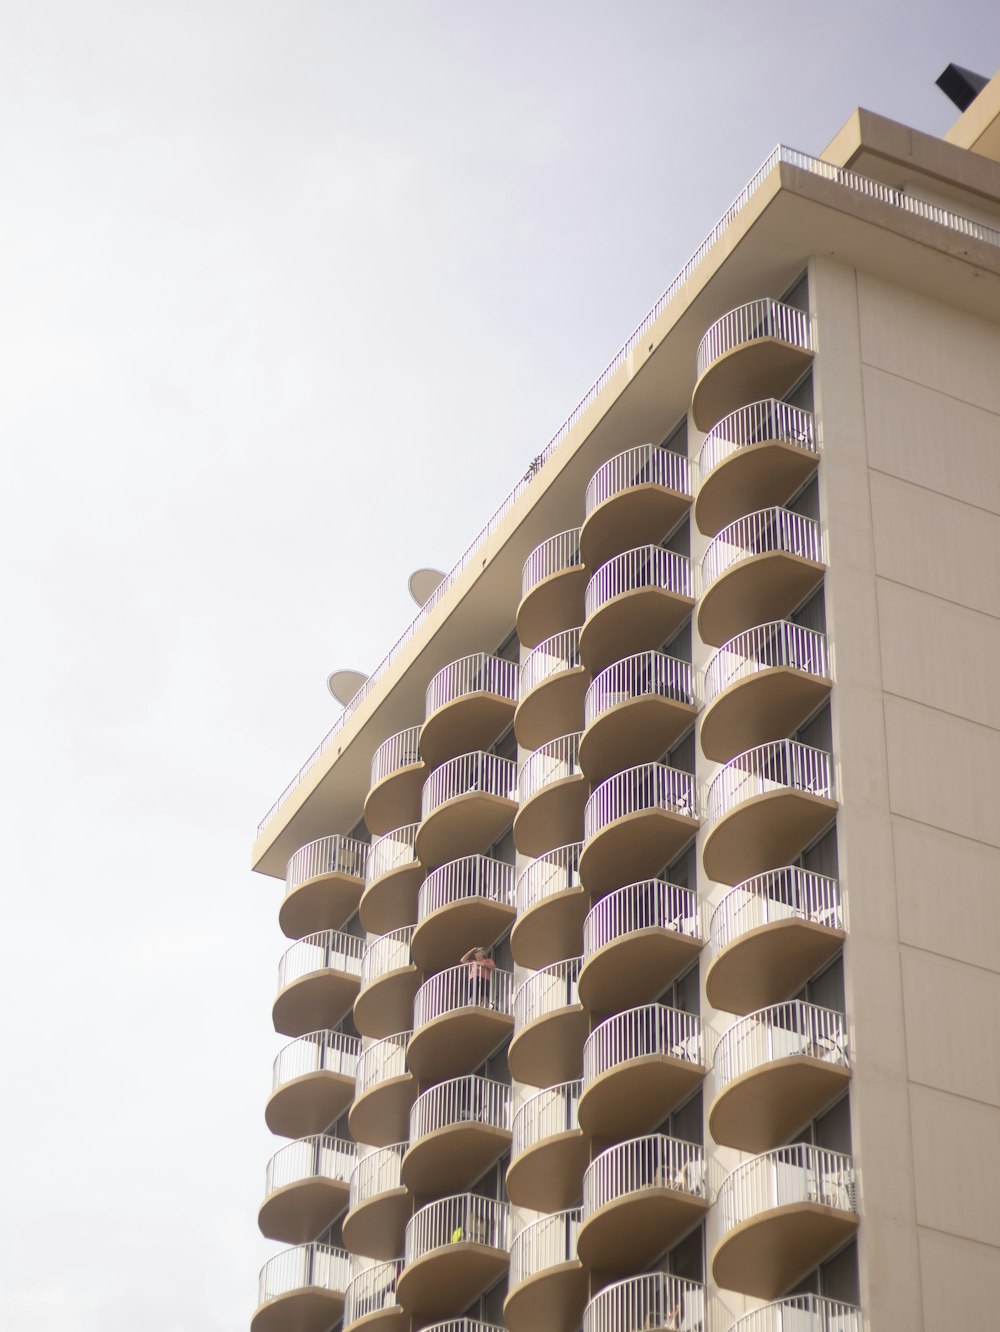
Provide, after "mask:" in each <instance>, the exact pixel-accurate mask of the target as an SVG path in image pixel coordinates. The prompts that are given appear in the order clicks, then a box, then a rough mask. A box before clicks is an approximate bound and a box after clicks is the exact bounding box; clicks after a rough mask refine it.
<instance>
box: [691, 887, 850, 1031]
mask: <svg viewBox="0 0 1000 1332" xmlns="http://www.w3.org/2000/svg"><path fill="white" fill-rule="evenodd" d="M844 923H845V922H844V909H843V904H842V902H841V896H840V884H839V883H838V882H837V880H836V879H830V878H827V877H826V875H823V874H813V873H812V872H811V871H810V870H804V869H800V868H799V867H798V866H795V865H788V866H786V867H785V868H784V869H775V870H768V872H767V873H766V874H761V875H758V876H757V878H754V879H747V880H746V881H745V882H744V883H741V884H738V885H737V886H736V887H735V888H733V889H732V891H731V892H728V893H726V895H725V897H724V898H723V899H722V901H721V902H720V903H719V904H718V906H717V907H716V908H715V910H714V911H713V912H712V918H711V920H710V921H709V947H710V953H711V962H710V965H709V968H708V973H707V975H706V978H705V989H706V993H707V995H708V1001H709V1003H710V1004H711V1005H712V1007H713V1008H720V1009H724V1010H725V1011H726V1012H729V1013H752V1012H753V1011H754V1010H755V1009H757V1008H766V1007H767V1005H768V1004H774V1003H778V1002H779V1001H780V1000H782V999H787V998H788V996H789V995H790V994H794V993H795V992H796V990H800V989H801V988H802V986H803V985H804V984H805V983H806V981H807V980H808V979H809V977H810V976H814V975H815V974H816V972H817V971H819V970H820V969H821V968H822V967H823V966H825V965H826V963H827V962H829V961H830V960H831V959H832V958H833V957H834V956H835V955H836V953H837V952H838V951H839V950H840V947H841V945H842V944H843V942H844V938H845V937H846V936H845V929H844Z"/></svg>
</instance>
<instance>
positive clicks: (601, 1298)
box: [583, 1272, 705, 1332]
mask: <svg viewBox="0 0 1000 1332" xmlns="http://www.w3.org/2000/svg"><path fill="white" fill-rule="evenodd" d="M704 1326H705V1287H704V1286H702V1285H701V1284H700V1283H699V1282H697V1281H682V1280H681V1278H680V1277H674V1276H668V1275H667V1274H666V1272H646V1273H644V1274H643V1275H642V1276H636V1277H628V1278H627V1280H625V1281H616V1282H615V1283H614V1285H612V1286H605V1288H604V1289H603V1290H602V1291H601V1292H600V1293H599V1294H597V1295H595V1296H594V1298H593V1299H592V1300H591V1301H590V1303H589V1304H588V1305H587V1307H586V1309H584V1311H583V1332H638V1329H640V1328H665V1329H670V1330H671V1332H703V1329H704Z"/></svg>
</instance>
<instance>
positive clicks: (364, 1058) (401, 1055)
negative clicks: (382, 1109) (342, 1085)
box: [354, 1031, 412, 1100]
mask: <svg viewBox="0 0 1000 1332" xmlns="http://www.w3.org/2000/svg"><path fill="white" fill-rule="evenodd" d="M411 1034H412V1033H410V1032H408V1031H401V1032H399V1034H398V1035H396V1036H385V1037H383V1039H382V1040H380V1041H375V1042H374V1044H372V1045H369V1046H367V1047H366V1049H364V1050H362V1052H361V1055H360V1056H359V1058H358V1071H357V1076H356V1078H355V1081H354V1098H355V1100H360V1099H361V1097H362V1096H364V1094H365V1092H369V1091H371V1089H372V1088H373V1087H377V1086H378V1085H379V1084H380V1083H383V1082H388V1081H389V1080H390V1079H391V1078H401V1077H403V1076H404V1075H405V1074H406V1073H407V1072H408V1071H409V1070H408V1068H407V1065H406V1047H407V1045H408V1044H409V1040H410V1036H411Z"/></svg>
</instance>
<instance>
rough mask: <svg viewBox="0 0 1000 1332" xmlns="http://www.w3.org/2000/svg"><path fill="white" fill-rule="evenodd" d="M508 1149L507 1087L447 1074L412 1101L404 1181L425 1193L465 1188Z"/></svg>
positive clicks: (508, 1091) (491, 1080)
mask: <svg viewBox="0 0 1000 1332" xmlns="http://www.w3.org/2000/svg"><path fill="white" fill-rule="evenodd" d="M509 1147H510V1087H509V1086H507V1085H506V1084H504V1083H501V1082H495V1081H493V1079H491V1078H483V1077H479V1076H477V1075H469V1076H466V1077H462V1078H450V1079H449V1080H448V1081H447V1082H439V1083H437V1084H436V1085H435V1086H433V1087H428V1088H427V1090H426V1091H424V1092H421V1094H420V1095H419V1096H418V1097H417V1099H416V1101H415V1102H414V1103H413V1109H412V1110H411V1111H410V1146H409V1150H408V1151H407V1153H406V1155H405V1156H404V1157H403V1180H404V1182H405V1184H406V1186H407V1188H409V1189H411V1190H412V1191H413V1192H414V1193H416V1194H422V1195H423V1196H424V1197H427V1196H428V1195H433V1194H436V1193H452V1192H458V1191H461V1190H462V1189H468V1188H471V1187H472V1185H473V1184H474V1183H475V1182H476V1180H477V1179H480V1178H481V1177H482V1176H483V1175H484V1174H485V1173H486V1171H487V1170H488V1169H489V1168H490V1166H491V1165H493V1163H494V1162H495V1161H499V1159H500V1157H501V1156H503V1155H504V1153H505V1152H506V1151H507V1149H508V1148H509Z"/></svg>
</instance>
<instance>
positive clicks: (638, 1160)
mask: <svg viewBox="0 0 1000 1332" xmlns="http://www.w3.org/2000/svg"><path fill="white" fill-rule="evenodd" d="M643 1189H669V1190H672V1191H673V1192H675V1193H687V1194H690V1195H691V1196H692V1197H695V1198H704V1197H705V1152H704V1150H703V1149H702V1148H701V1147H699V1146H698V1144H697V1143H695V1142H685V1141H684V1140H683V1139H682V1138H668V1137H667V1136H666V1134H664V1133H649V1134H647V1135H646V1136H645V1137H642V1138H630V1139H629V1141H628V1142H620V1143H618V1144H617V1145H616V1146H614V1147H608V1148H607V1149H606V1150H605V1151H603V1152H600V1153H599V1154H598V1155H597V1156H595V1157H594V1159H593V1161H591V1163H590V1165H589V1166H588V1167H587V1170H586V1172H585V1174H584V1176H583V1219H584V1221H586V1220H588V1218H589V1217H591V1216H593V1214H594V1213H595V1212H596V1211H598V1210H599V1209H600V1208H601V1207H604V1206H605V1204H607V1203H609V1202H613V1201H614V1200H615V1199H616V1198H622V1197H624V1196H625V1195H626V1194H629V1193H638V1192H640V1190H643Z"/></svg>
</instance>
